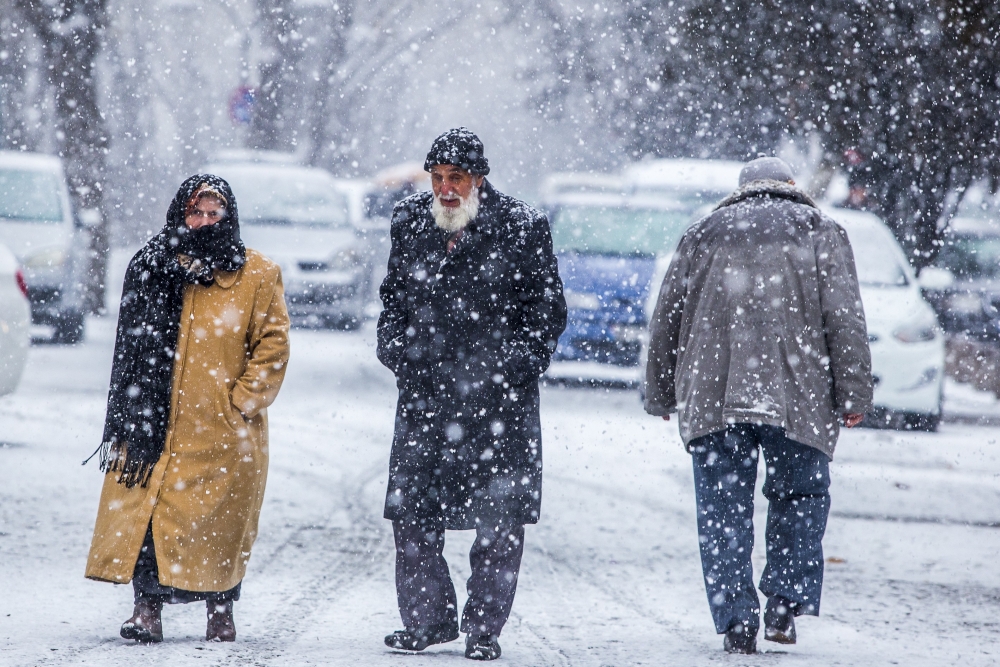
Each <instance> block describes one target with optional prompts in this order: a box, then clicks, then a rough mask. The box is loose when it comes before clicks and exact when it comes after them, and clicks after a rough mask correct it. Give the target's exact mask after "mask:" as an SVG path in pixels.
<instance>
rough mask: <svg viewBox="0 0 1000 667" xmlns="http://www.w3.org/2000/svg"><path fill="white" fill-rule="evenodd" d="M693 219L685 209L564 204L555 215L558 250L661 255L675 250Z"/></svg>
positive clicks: (553, 238)
mask: <svg viewBox="0 0 1000 667" xmlns="http://www.w3.org/2000/svg"><path fill="white" fill-rule="evenodd" d="M690 221H691V215H690V213H689V212H687V211H684V210H669V209H667V210H664V209H654V208H626V207H612V206H608V207H604V206H564V207H561V208H559V209H558V210H557V211H556V213H555V215H554V216H553V218H552V243H553V245H554V246H555V250H556V252H577V253H585V254H594V255H658V254H662V253H665V252H670V251H672V250H673V249H674V248H675V247H676V246H677V242H678V241H679V240H680V238H681V235H682V234H684V230H685V229H687V227H688V224H689V223H690Z"/></svg>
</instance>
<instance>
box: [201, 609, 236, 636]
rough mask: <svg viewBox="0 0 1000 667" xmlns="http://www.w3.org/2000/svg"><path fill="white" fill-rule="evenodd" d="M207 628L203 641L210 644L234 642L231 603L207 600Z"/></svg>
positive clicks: (234, 633) (234, 631)
mask: <svg viewBox="0 0 1000 667" xmlns="http://www.w3.org/2000/svg"><path fill="white" fill-rule="evenodd" d="M205 606H206V607H207V608H208V628H207V629H206V630H205V639H207V640H208V641H210V642H234V641H236V623H234V622H233V602H232V600H230V601H229V602H213V601H212V600H207V601H206V602H205Z"/></svg>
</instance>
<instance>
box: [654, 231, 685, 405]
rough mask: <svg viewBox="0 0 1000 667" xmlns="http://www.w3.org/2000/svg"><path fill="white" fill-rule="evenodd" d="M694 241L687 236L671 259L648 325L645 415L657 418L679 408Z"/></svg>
mask: <svg viewBox="0 0 1000 667" xmlns="http://www.w3.org/2000/svg"><path fill="white" fill-rule="evenodd" d="M691 246H692V242H691V240H690V233H689V234H687V235H685V236H684V237H683V238H682V239H681V242H680V244H679V245H678V247H677V252H675V253H674V256H673V259H671V260H670V266H669V267H668V268H667V275H666V276H664V278H663V284H662V285H661V286H660V294H659V296H658V297H657V299H656V308H655V309H654V310H653V317H652V319H651V320H650V322H649V354H648V359H647V361H646V384H645V396H646V397H645V400H644V404H643V407H644V408H645V410H646V412H648V413H649V414H651V415H655V416H657V417H662V416H665V415H669V414H670V413H671V412H673V411H674V410H676V409H677V394H676V389H675V386H676V385H675V382H676V377H677V353H678V348H679V346H680V335H681V317H682V315H683V314H684V301H685V299H686V297H687V283H688V273H689V270H690V265H691V252H692V250H693V249H692V247H691Z"/></svg>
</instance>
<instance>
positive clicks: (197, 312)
mask: <svg viewBox="0 0 1000 667" xmlns="http://www.w3.org/2000/svg"><path fill="white" fill-rule="evenodd" d="M287 362H288V311H287V309H286V308H285V297H284V290H283V287H282V283H281V271H280V270H279V268H278V266H277V265H276V264H274V263H273V262H272V261H271V260H269V259H267V258H266V257H264V256H263V255H261V254H260V253H258V252H256V251H254V250H249V249H248V250H247V258H246V263H245V264H244V265H243V267H242V268H241V269H240V270H239V271H235V272H223V271H216V272H215V281H214V282H213V284H212V285H210V286H209V287H204V286H202V285H189V286H188V287H187V288H186V289H185V292H184V308H183V310H182V311H181V322H180V332H179V334H178V338H177V356H176V361H175V362H174V372H173V387H172V393H171V399H170V425H169V428H168V431H167V438H166V443H165V446H164V449H163V454H162V455H161V456H160V460H159V461H158V462H157V464H156V466H155V467H154V468H153V473H152V476H151V477H150V480H149V484H148V485H147V486H146V487H141V486H139V485H136V486H134V487H132V488H131V489H129V488H126V487H125V486H124V485H123V484H118V483H117V477H118V475H117V474H116V473H108V474H107V475H105V477H104V488H103V490H102V492H101V504H100V507H99V509H98V512H97V525H96V526H95V527H94V537H93V540H92V542H91V545H90V557H89V559H88V561H87V572H86V576H87V577H88V578H91V579H98V580H101V581H112V582H116V583H126V582H128V581H131V579H132V571H133V569H134V568H135V562H136V559H137V558H138V555H139V549H140V548H141V547H142V542H143V538H144V537H145V534H146V528H147V526H149V525H150V521H152V525H153V541H154V543H155V545H156V561H157V565H158V566H159V573H160V583H161V584H163V585H165V586H173V587H174V588H180V589H183V590H188V591H199V592H217V591H226V590H229V589H230V588H233V587H234V586H236V584H238V583H239V582H240V581H241V580H242V579H243V575H244V574H245V573H246V566H247V561H248V560H249V559H250V549H251V547H252V546H253V543H254V540H255V539H256V537H257V519H258V517H259V516H260V506H261V502H262V501H263V499H264V484H265V482H266V480H267V461H268V452H267V406H269V405H270V404H271V403H272V402H273V401H274V399H275V397H276V396H277V394H278V389H279V388H280V386H281V382H282V380H283V379H284V375H285V365H286V364H287Z"/></svg>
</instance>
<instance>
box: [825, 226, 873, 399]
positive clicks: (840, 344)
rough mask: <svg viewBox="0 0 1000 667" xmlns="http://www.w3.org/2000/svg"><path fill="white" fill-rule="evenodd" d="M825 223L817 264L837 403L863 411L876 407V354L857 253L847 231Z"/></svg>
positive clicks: (834, 397) (834, 396) (834, 395)
mask: <svg viewBox="0 0 1000 667" xmlns="http://www.w3.org/2000/svg"><path fill="white" fill-rule="evenodd" d="M824 222H825V224H824V225H822V227H821V230H822V231H821V232H820V233H819V234H818V235H817V237H816V266H817V268H818V271H819V287H820V294H819V296H820V306H821V308H822V311H823V333H824V336H825V338H826V346H827V350H828V354H829V355H830V373H831V375H832V377H833V402H834V406H835V408H836V409H837V411H838V412H841V413H845V412H846V413H865V412H868V411H869V410H871V408H872V392H873V386H872V358H871V351H870V349H869V347H868V327H867V326H866V324H865V312H864V308H863V306H862V304H861V290H860V288H859V286H858V275H857V269H856V268H855V265H854V252H853V251H852V250H851V243H850V241H849V240H848V238H847V232H845V231H844V230H843V229H842V228H841V227H840V225H838V224H837V223H835V222H834V221H832V220H829V219H825V220H824Z"/></svg>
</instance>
